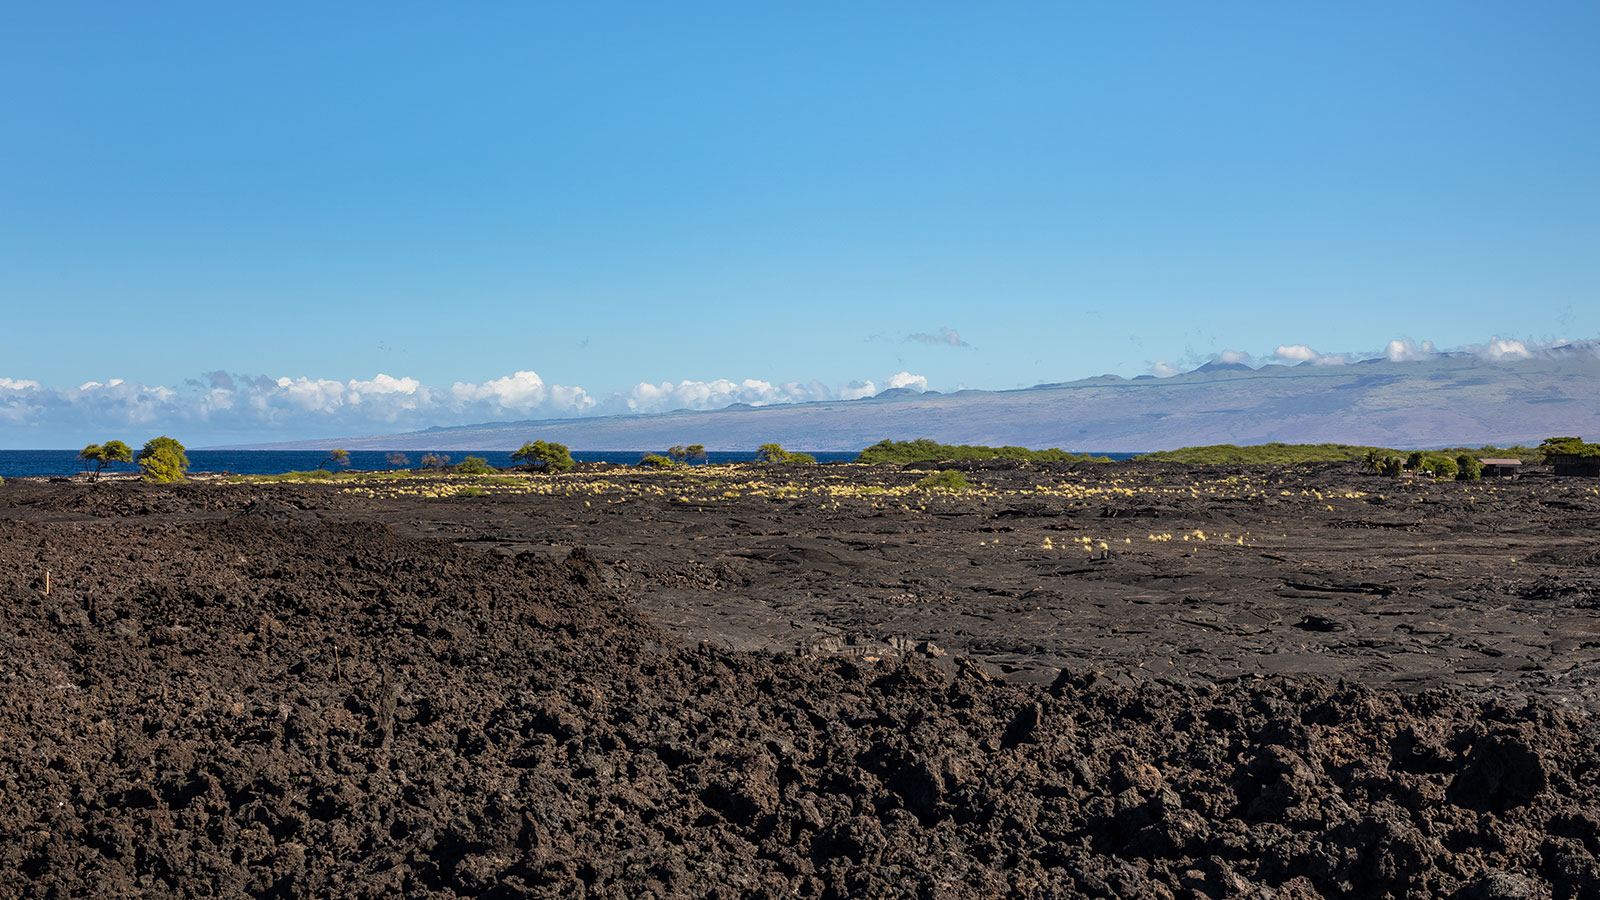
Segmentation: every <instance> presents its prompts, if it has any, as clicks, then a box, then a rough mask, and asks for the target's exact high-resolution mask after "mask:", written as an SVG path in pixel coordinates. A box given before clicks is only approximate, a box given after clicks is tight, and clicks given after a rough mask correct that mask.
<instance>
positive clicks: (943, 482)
mask: <svg viewBox="0 0 1600 900" xmlns="http://www.w3.org/2000/svg"><path fill="white" fill-rule="evenodd" d="M970 487H972V483H971V482H969V481H967V476H965V475H963V474H961V473H960V472H957V471H956V470H954V469H943V470H940V471H938V472H935V473H933V474H932V475H929V476H928V477H927V478H924V479H922V480H921V481H919V482H917V489H918V490H921V491H964V490H966V489H967V488H970Z"/></svg>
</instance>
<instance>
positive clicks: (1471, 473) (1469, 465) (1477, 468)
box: [1456, 453, 1483, 481]
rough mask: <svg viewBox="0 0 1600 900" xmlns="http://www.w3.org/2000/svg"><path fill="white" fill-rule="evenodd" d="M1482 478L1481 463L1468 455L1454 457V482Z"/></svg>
mask: <svg viewBox="0 0 1600 900" xmlns="http://www.w3.org/2000/svg"><path fill="white" fill-rule="evenodd" d="M1482 477H1483V463H1481V462H1478V458H1477V457H1476V456H1473V455H1472V454H1470V453H1463V454H1461V455H1460V456H1458V457H1456V480H1457V481H1477V480H1478V479H1480V478H1482Z"/></svg>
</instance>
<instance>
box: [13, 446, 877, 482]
mask: <svg viewBox="0 0 1600 900" xmlns="http://www.w3.org/2000/svg"><path fill="white" fill-rule="evenodd" d="M135 449H137V448H135ZM391 452H402V453H404V454H405V456H406V457H407V460H408V462H407V464H406V465H409V466H419V465H421V464H422V457H423V456H424V455H425V454H427V453H437V454H439V455H441V456H448V457H450V460H451V462H460V461H462V460H463V459H466V458H467V457H469V456H481V457H483V458H484V459H486V460H488V461H489V465H491V466H512V465H516V463H514V462H512V461H511V453H510V451H507V450H405V451H389V450H351V451H350V468H351V469H369V470H379V471H382V470H384V469H388V468H392V467H391V466H390V465H389V460H388V457H389V454H390V453H391ZM646 452H659V451H639V450H598V451H582V450H577V451H573V454H572V458H573V459H575V460H577V461H579V462H609V463H625V464H627V465H632V464H634V463H637V462H638V461H639V460H640V458H642V457H643V456H644V455H645V453H646ZM812 455H813V456H815V457H816V458H817V461H818V462H836V461H839V460H851V459H855V458H856V454H854V453H814V454H812ZM187 456H188V457H189V470H190V471H191V472H232V473H233V474H235V475H278V474H281V473H283V472H300V471H305V470H307V469H315V468H316V467H318V466H320V465H322V463H323V462H324V461H325V460H327V458H328V454H327V451H325V450H190V451H188V453H187ZM706 456H707V457H709V460H710V461H711V462H718V463H721V462H749V461H750V460H753V459H755V458H756V455H755V452H754V451H751V452H749V453H714V452H713V453H707V454H706ZM330 468H332V466H331V464H330ZM82 471H83V463H82V462H81V461H79V459H78V451H76V450H0V478H17V477H21V476H24V475H71V474H72V473H74V472H82ZM105 471H107V472H137V471H138V468H137V467H135V466H131V465H122V464H118V465H111V466H107V467H106V469H105Z"/></svg>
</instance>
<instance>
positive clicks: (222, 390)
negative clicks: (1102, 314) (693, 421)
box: [0, 371, 928, 446]
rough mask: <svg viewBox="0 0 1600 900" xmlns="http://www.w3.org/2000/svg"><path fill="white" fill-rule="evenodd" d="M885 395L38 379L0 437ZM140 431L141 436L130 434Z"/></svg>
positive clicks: (28, 382)
mask: <svg viewBox="0 0 1600 900" xmlns="http://www.w3.org/2000/svg"><path fill="white" fill-rule="evenodd" d="M887 384H888V386H889V387H905V388H910V389H912V390H916V391H923V390H926V389H927V386H928V379H927V378H926V377H925V376H922V375H913V374H911V373H909V372H900V373H897V374H895V375H892V376H890V377H889V379H888V380H887ZM878 392H879V388H878V387H877V386H876V385H875V384H874V382H872V381H867V380H858V381H851V382H849V383H848V384H846V385H845V386H843V387H842V388H839V389H838V390H833V389H830V388H829V387H828V386H826V385H824V384H822V383H821V382H818V381H810V382H800V381H789V382H781V383H773V382H769V381H762V380H760V379H754V378H747V379H743V380H741V381H734V380H731V379H713V380H710V381H696V380H692V379H690V380H684V381H676V382H674V381H663V382H660V383H659V384H651V383H648V382H640V383H639V384H636V385H634V386H633V387H632V388H631V389H629V390H626V391H617V392H613V393H611V394H608V395H601V396H596V395H594V394H591V393H590V392H589V391H587V390H585V389H584V388H582V387H578V386H575V385H565V384H554V383H550V382H547V381H545V380H544V379H543V378H542V377H540V376H539V374H538V373H537V372H533V371H519V372H513V373H511V374H510V375H506V376H503V377H500V378H495V379H491V380H489V381H485V382H482V383H473V382H462V381H458V382H456V383H454V384H451V385H449V386H447V387H440V386H430V385H426V384H423V383H422V382H420V381H418V380H417V379H415V378H409V377H395V376H392V375H387V374H382V373H380V374H378V375H374V376H373V377H372V378H369V379H359V378H357V379H350V380H348V381H339V380H335V379H327V378H310V377H304V376H301V377H293V378H290V377H277V378H274V377H269V376H265V375H241V374H238V373H230V372H226V371H216V372H208V373H206V374H204V375H200V376H198V377H196V378H190V379H187V380H186V381H185V382H184V384H183V385H181V386H179V387H177V388H171V387H165V386H149V385H143V384H138V383H136V382H131V381H126V380H124V379H120V378H111V379H107V380H106V381H104V382H100V381H87V382H84V383H83V384H81V385H79V386H77V387H75V388H53V387H46V386H45V385H43V384H41V383H40V382H38V381H35V380H32V379H25V378H11V377H0V427H3V428H4V429H5V431H6V432H7V439H6V441H5V442H6V443H7V444H9V445H10V446H30V445H31V446H46V445H47V444H52V443H53V444H57V445H60V446H66V445H67V444H69V443H70V444H77V443H80V442H88V441H100V440H108V439H110V438H113V437H121V438H123V439H128V440H132V439H138V440H143V439H144V437H149V436H153V434H152V435H144V434H143V432H144V431H146V430H148V431H151V432H159V431H167V432H171V433H173V434H174V435H175V436H180V437H181V439H184V440H186V442H189V443H191V444H196V445H198V444H202V443H226V442H229V441H254V440H259V439H263V438H264V437H265V436H269V435H270V436H272V437H273V438H277V437H280V436H281V437H282V438H283V439H285V440H294V439H301V438H305V437H338V436H354V435H359V434H364V433H372V432H383V431H411V430H416V429H422V428H428V427H432V426H434V425H445V426H448V425H467V424H476V423H479V422H492V421H507V420H516V419H545V418H552V419H554V418H567V417H573V416H588V415H638V414H648V413H662V412H671V411H673V410H681V409H688V410H705V409H720V408H722V407H726V406H730V405H733V404H736V403H743V404H748V405H750V406H768V405H773V404H780V403H802V402H805V401H810V400H838V399H842V400H853V399H858V398H861V397H870V396H873V395H874V394H877V393H878ZM129 431H132V432H137V434H133V435H129V434H125V433H122V432H129ZM34 435H36V436H37V437H36V438H32V437H30V436H34ZM141 435H143V436H141Z"/></svg>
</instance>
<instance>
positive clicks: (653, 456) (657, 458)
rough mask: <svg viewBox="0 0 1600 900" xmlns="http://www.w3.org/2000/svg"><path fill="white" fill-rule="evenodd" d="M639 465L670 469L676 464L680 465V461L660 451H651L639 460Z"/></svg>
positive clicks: (648, 467)
mask: <svg viewBox="0 0 1600 900" xmlns="http://www.w3.org/2000/svg"><path fill="white" fill-rule="evenodd" d="M639 465H641V466H643V467H645V468H646V469H670V468H672V467H674V466H676V465H679V463H678V462H677V461H676V460H671V459H668V458H667V457H665V456H662V455H661V454H659V453H650V454H647V455H646V456H644V457H643V458H642V459H640V460H639Z"/></svg>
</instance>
